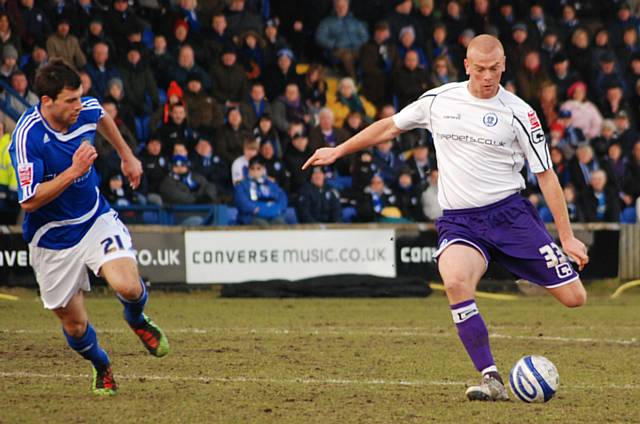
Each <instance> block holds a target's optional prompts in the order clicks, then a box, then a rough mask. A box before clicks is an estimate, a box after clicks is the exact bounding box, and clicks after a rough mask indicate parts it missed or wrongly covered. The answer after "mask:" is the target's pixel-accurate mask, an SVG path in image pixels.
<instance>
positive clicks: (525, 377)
mask: <svg viewBox="0 0 640 424" xmlns="http://www.w3.org/2000/svg"><path fill="white" fill-rule="evenodd" d="M559 385H560V376H559V375H558V370H557V369H556V366H555V365H553V363H552V362H551V361H550V360H548V359H547V358H545V357H544V356H535V355H531V356H523V357H522V358H520V360H519V361H518V362H516V364H515V365H514V366H513V368H512V369H511V372H510V373H509V386H510V387H511V391H512V392H513V394H514V395H516V397H517V398H518V399H520V400H521V401H523V402H527V403H532V402H548V401H549V400H551V398H553V396H554V395H555V394H556V391H557V390H558V386H559Z"/></svg>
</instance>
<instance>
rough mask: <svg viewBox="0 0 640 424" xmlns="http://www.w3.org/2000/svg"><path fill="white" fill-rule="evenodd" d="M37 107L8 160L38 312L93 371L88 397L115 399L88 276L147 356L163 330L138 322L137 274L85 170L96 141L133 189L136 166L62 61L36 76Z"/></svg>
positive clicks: (125, 235)
mask: <svg viewBox="0 0 640 424" xmlns="http://www.w3.org/2000/svg"><path fill="white" fill-rule="evenodd" d="M35 88H36V92H37V93H38V95H39V96H40V102H39V103H38V104H37V105H36V106H33V107H31V108H29V109H27V110H26V111H25V113H24V114H23V115H22V117H21V118H20V119H19V121H18V123H17V125H16V129H15V131H14V132H13V135H12V141H11V146H10V148H9V153H10V155H11V161H12V162H13V166H14V168H15V170H16V175H17V178H18V182H19V185H20V187H19V193H18V200H19V202H20V205H21V206H22V208H23V209H24V211H25V212H26V216H25V220H24V224H23V237H24V239H25V240H26V241H27V243H29V253H30V255H31V264H32V266H33V269H34V271H35V274H36V280H37V282H38V285H39V287H40V296H41V298H42V302H43V304H44V307H45V308H47V309H51V310H52V311H53V313H54V314H55V315H56V316H57V317H58V318H59V319H60V321H61V322H62V329H63V332H64V335H65V337H66V339H67V343H68V344H69V346H70V347H71V348H72V349H73V350H75V351H76V352H78V353H79V354H80V355H81V356H82V357H84V358H85V359H87V360H89V361H91V364H92V366H93V375H94V378H93V392H94V393H95V394H97V395H112V394H115V393H116V390H117V385H116V382H115V380H114V378H113V373H112V370H111V361H110V359H109V356H108V355H107V353H106V352H105V351H104V350H103V349H102V348H101V347H100V345H99V343H98V339H97V336H96V332H95V330H94V329H93V326H92V325H91V323H90V322H89V320H88V317H87V311H86V309H85V306H84V295H83V292H84V291H88V290H89V276H88V274H87V267H88V268H90V269H91V270H92V271H93V272H94V273H95V274H96V275H100V276H102V277H104V278H105V279H106V280H107V282H108V283H109V285H110V286H111V287H112V288H113V289H114V290H115V292H116V295H117V297H118V298H119V300H120V301H121V302H122V304H123V306H124V318H125V320H126V321H127V323H128V324H129V326H130V327H131V329H132V330H133V331H134V333H135V334H136V335H137V336H138V337H139V338H140V340H141V341H142V343H143V345H144V347H145V348H146V349H147V350H148V351H149V353H151V354H152V355H154V356H157V357H161V356H164V355H166V354H167V353H168V352H169V344H168V342H167V338H166V336H165V335H164V333H163V332H162V330H161V329H160V328H159V327H158V326H157V325H155V324H154V323H153V321H151V319H149V317H147V316H146V315H145V314H144V312H143V311H144V306H145V304H146V302H147V291H146V288H145V286H144V283H143V282H142V281H141V279H140V276H139V274H138V268H137V265H136V257H135V251H134V250H133V246H132V243H131V236H130V235H129V232H128V231H127V229H126V227H125V226H124V224H123V223H122V222H121V221H120V220H119V219H118V217H117V214H116V213H115V211H113V210H112V209H111V208H110V207H109V204H108V202H107V201H106V199H105V198H104V197H103V196H102V195H101V194H100V191H99V190H98V185H99V178H98V174H97V173H96V170H95V168H94V167H93V162H94V161H95V160H96V158H97V157H98V154H97V152H96V149H95V148H94V147H93V142H94V137H95V134H96V131H98V132H100V133H101V134H102V135H103V136H104V137H105V138H106V139H107V140H108V141H109V142H110V143H111V144H112V145H113V147H114V148H115V149H116V151H117V152H118V154H119V155H120V158H121V159H122V173H123V175H125V176H126V177H127V178H128V179H129V181H130V182H131V186H132V187H133V188H136V187H137V186H138V185H139V184H140V178H141V176H142V166H141V165H140V161H139V160H138V159H137V158H136V157H135V156H134V155H133V152H132V151H131V149H130V148H129V147H128V146H127V144H126V143H125V141H124V139H123V138H122V136H121V135H120V132H119V131H118V128H117V127H116V125H115V123H114V121H113V119H111V117H110V116H109V115H108V114H105V113H104V110H103V109H102V106H100V104H99V103H98V101H97V100H96V99H94V98H91V97H81V96H82V85H81V81H80V76H79V75H78V73H77V72H76V71H75V70H74V69H73V68H71V67H70V66H69V65H68V64H66V63H65V62H63V61H62V60H52V61H51V62H50V63H49V64H48V65H47V66H45V67H43V68H42V69H40V70H39V71H38V74H37V75H36V83H35Z"/></svg>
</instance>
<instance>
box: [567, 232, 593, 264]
mask: <svg viewBox="0 0 640 424" xmlns="http://www.w3.org/2000/svg"><path fill="white" fill-rule="evenodd" d="M562 249H563V250H564V253H566V254H567V256H569V258H571V260H572V261H574V262H575V263H577V264H578V269H579V270H580V271H582V269H583V268H584V267H585V266H586V265H587V264H588V263H589V255H587V246H585V245H584V243H583V242H581V241H580V240H578V239H577V238H575V237H571V238H570V239H568V240H567V241H565V242H563V243H562Z"/></svg>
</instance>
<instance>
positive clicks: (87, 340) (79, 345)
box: [62, 323, 110, 369]
mask: <svg viewBox="0 0 640 424" xmlns="http://www.w3.org/2000/svg"><path fill="white" fill-rule="evenodd" d="M62 332H63V333H64V336H65V337H66V338H67V343H68V344H69V347H71V349H73V350H75V351H76V352H78V353H79V354H80V356H82V357H83V358H84V359H87V360H89V361H91V363H92V364H93V366H94V367H95V368H100V369H103V368H106V367H108V366H109V364H110V362H109V356H108V355H107V352H105V351H104V350H102V348H100V345H99V344H98V338H97V337H96V332H95V330H94V329H93V326H92V325H91V323H87V331H85V332H84V335H83V336H82V337H79V338H76V337H72V336H70V335H69V334H67V332H66V331H64V328H63V329H62Z"/></svg>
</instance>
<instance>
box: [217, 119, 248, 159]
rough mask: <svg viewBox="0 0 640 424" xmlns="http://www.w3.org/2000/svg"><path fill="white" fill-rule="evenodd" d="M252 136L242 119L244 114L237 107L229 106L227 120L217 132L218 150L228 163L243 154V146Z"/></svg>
mask: <svg viewBox="0 0 640 424" xmlns="http://www.w3.org/2000/svg"><path fill="white" fill-rule="evenodd" d="M250 137H251V133H250V132H249V131H248V130H247V128H246V127H245V125H244V123H243V121H242V114H241V113H240V110H239V109H238V108H237V107H232V108H229V109H228V111H227V122H226V124H225V125H224V126H223V127H222V129H221V130H220V131H218V133H217V134H216V151H217V152H218V154H219V155H220V156H221V157H222V159H224V161H225V162H227V163H233V161H234V160H236V158H237V157H238V156H240V155H242V146H243V143H244V141H245V140H246V139H248V138H250Z"/></svg>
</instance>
